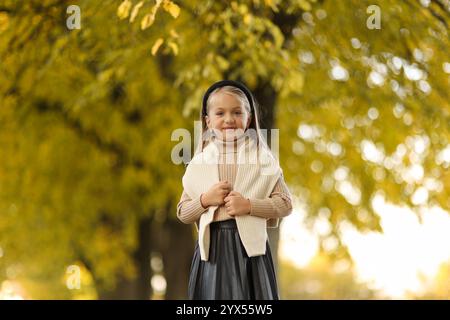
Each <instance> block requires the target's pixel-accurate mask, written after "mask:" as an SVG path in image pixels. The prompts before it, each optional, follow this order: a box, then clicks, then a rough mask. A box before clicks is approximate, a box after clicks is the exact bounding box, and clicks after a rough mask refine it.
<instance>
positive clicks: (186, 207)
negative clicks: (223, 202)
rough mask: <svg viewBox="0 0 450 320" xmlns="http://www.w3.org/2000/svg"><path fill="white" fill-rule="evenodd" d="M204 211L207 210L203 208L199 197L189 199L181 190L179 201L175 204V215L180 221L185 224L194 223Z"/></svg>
mask: <svg viewBox="0 0 450 320" xmlns="http://www.w3.org/2000/svg"><path fill="white" fill-rule="evenodd" d="M206 211H208V208H203V206H202V204H201V202H200V197H198V198H196V199H191V198H190V197H189V195H188V194H187V193H186V191H184V190H183V194H182V195H181V199H180V202H178V205H177V217H178V219H180V221H181V222H183V223H186V224H191V223H194V222H196V221H198V220H199V219H200V216H201V215H202V214H203V213H205V212H206Z"/></svg>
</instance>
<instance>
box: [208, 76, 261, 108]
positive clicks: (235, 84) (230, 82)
mask: <svg viewBox="0 0 450 320" xmlns="http://www.w3.org/2000/svg"><path fill="white" fill-rule="evenodd" d="M225 86H233V87H236V88H239V89H241V90H242V91H243V92H244V94H245V96H246V97H247V100H248V102H249V103H250V110H251V113H252V114H254V113H255V112H254V110H255V106H254V104H253V96H252V93H251V92H250V90H249V89H248V88H247V87H246V86H245V85H244V84H243V83H241V82H238V81H234V80H222V81H218V82H216V83H214V84H213V85H212V86H211V87H209V88H208V90H206V93H205V95H204V96H203V107H202V116H203V117H204V116H206V114H207V108H206V102H207V101H208V97H209V95H210V94H211V93H212V92H213V91H214V90H216V89H217V88H220V87H225Z"/></svg>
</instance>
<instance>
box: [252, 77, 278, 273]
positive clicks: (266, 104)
mask: <svg viewBox="0 0 450 320" xmlns="http://www.w3.org/2000/svg"><path fill="white" fill-rule="evenodd" d="M253 93H254V95H255V98H256V100H257V101H258V103H259V119H260V126H261V129H267V130H268V131H267V143H268V145H269V147H270V146H271V135H270V131H269V129H274V128H275V116H276V109H275V107H276V104H275V102H276V98H277V94H276V92H275V90H274V89H273V88H272V86H271V85H270V84H269V83H261V84H260V85H258V87H256V88H255V89H254V90H253ZM268 235H269V244H270V250H271V252H272V258H273V263H274V266H275V272H276V273H277V274H278V246H279V239H280V229H279V228H274V229H272V228H271V229H268Z"/></svg>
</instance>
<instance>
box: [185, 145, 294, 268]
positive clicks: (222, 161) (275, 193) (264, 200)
mask: <svg viewBox="0 0 450 320" xmlns="http://www.w3.org/2000/svg"><path fill="white" fill-rule="evenodd" d="M214 143H215V144H214V145H215V146H216V147H218V148H217V149H218V150H219V151H220V152H219V164H218V173H219V174H218V178H216V179H218V180H220V181H224V180H228V181H229V182H230V183H231V186H232V190H236V191H238V192H241V194H243V196H244V197H246V198H249V199H250V202H251V211H250V213H249V215H250V216H253V218H250V217H249V218H245V217H242V216H240V217H237V218H238V229H239V232H240V235H241V240H242V238H243V237H244V238H245V239H244V241H243V244H244V247H246V250H247V253H249V256H254V255H259V254H264V252H265V243H261V242H262V241H263V240H264V239H265V238H264V237H263V236H262V235H263V234H262V231H261V229H259V228H260V227H261V226H262V225H261V222H262V221H264V222H265V221H266V220H268V221H267V222H268V223H267V226H268V227H276V226H277V225H278V220H279V218H281V217H284V216H286V215H288V214H290V213H291V211H292V204H291V196H290V193H289V190H288V188H287V186H286V184H285V183H284V180H283V176H282V174H281V170H280V169H279V167H278V164H276V167H277V168H278V169H277V174H276V175H269V177H267V175H266V176H261V175H260V174H261V172H259V173H258V172H257V171H255V170H253V169H251V168H252V166H248V165H247V164H244V165H243V166H247V167H246V168H247V169H246V170H241V173H240V175H241V178H240V180H243V181H244V182H243V181H240V182H238V184H239V185H238V186H237V187H238V189H241V190H238V189H235V182H236V173H237V172H238V171H239V170H238V165H237V164H236V162H237V160H238V149H240V148H241V147H242V146H243V144H245V145H246V146H248V142H244V139H242V138H239V139H238V140H237V141H234V142H233V141H231V142H225V141H221V140H216V141H215V142H214ZM253 143H254V141H253ZM206 149H208V148H205V150H206ZM210 149H211V148H210ZM207 167H208V165H206V166H205V168H207ZM253 167H255V165H253ZM216 168H217V166H216ZM191 171H192V169H191ZM198 172H200V173H202V174H199V175H205V173H207V170H206V171H203V170H200V171H198ZM251 172H253V173H251ZM274 172H275V171H274ZM209 174H210V176H214V175H216V174H215V172H214V170H213V171H209ZM280 174H281V175H280ZM191 175H192V174H191ZM252 175H253V176H252ZM199 178H200V177H199ZM199 178H197V177H195V179H194V178H190V180H191V186H190V187H189V188H188V189H190V193H191V196H190V195H189V193H188V192H186V189H185V190H183V194H182V197H181V199H180V202H179V203H178V206H177V215H178V217H179V219H180V220H181V221H182V222H184V223H193V222H196V223H197V225H198V224H199V220H200V218H202V217H203V214H205V213H211V214H213V215H209V217H208V218H207V219H203V220H204V221H208V222H207V223H205V222H204V223H203V225H205V224H206V225H208V224H209V223H211V222H212V221H222V220H228V219H234V217H232V216H229V215H228V214H227V213H226V210H225V207H224V206H223V205H222V206H220V207H218V208H217V206H216V207H213V208H211V207H209V208H203V206H202V205H201V202H200V195H201V194H202V193H203V192H204V191H207V189H208V188H209V187H208V188H205V189H202V188H201V187H198V186H197V181H200V180H201V179H199ZM210 178H211V177H210ZM248 179H250V180H251V181H252V182H251V183H248V182H247V180H248ZM184 180H185V177H183V182H184V183H185V181H184ZM207 180H208V179H207ZM208 183H209V184H210V183H212V182H208ZM214 183H215V182H214ZM192 184H193V185H194V186H192ZM274 184H275V186H274ZM198 188H200V191H203V192H198V193H197V194H196V196H195V197H192V195H193V194H195V192H196V191H195V190H193V189H198ZM267 188H269V189H267ZM250 189H251V190H250ZM255 190H256V191H255ZM258 190H259V191H258ZM245 194H247V195H253V197H247V196H246V195H245ZM203 218H206V217H203ZM243 221H245V222H243ZM256 226H259V227H256ZM265 226H266V224H265V223H264V234H265ZM252 228H257V229H258V230H259V231H257V232H256V234H255V238H258V235H259V241H254V240H253V239H252V237H251V236H249V235H248V232H251V229H252ZM261 228H262V227H261ZM199 229H200V230H199V233H200V234H199V240H201V239H200V238H201V235H202V234H204V235H206V236H208V239H206V236H205V239H203V241H202V242H203V244H204V246H203V250H201V251H204V252H203V254H202V259H203V260H207V256H208V252H206V251H207V249H208V248H205V246H207V245H209V234H208V232H209V230H206V231H207V232H205V226H203V228H202V225H201V224H200V228H199ZM255 230H256V229H255ZM255 230H253V231H255ZM243 233H244V234H245V235H242V234H243ZM199 242H200V241H199ZM263 247H264V250H263V249H262V248H263ZM201 249H202V248H201ZM261 250H263V251H264V252H261ZM201 253H202V252H201Z"/></svg>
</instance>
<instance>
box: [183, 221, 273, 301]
mask: <svg viewBox="0 0 450 320" xmlns="http://www.w3.org/2000/svg"><path fill="white" fill-rule="evenodd" d="M210 232H211V236H210V239H211V240H210V248H209V260H208V261H202V260H201V259H200V249H199V245H198V241H197V243H196V245H195V251H194V257H193V259H192V264H191V272H190V275H189V288H188V296H189V299H191V300H278V299H279V297H278V288H277V281H276V276H275V269H274V266H273V260H272V254H271V252H270V247H269V242H268V241H267V243H266V246H267V249H266V254H265V255H262V256H256V257H248V255H247V253H246V251H245V249H244V246H243V245H242V242H241V239H240V237H239V233H238V230H237V226H236V220H234V219H232V220H226V221H219V222H213V223H211V225H210Z"/></svg>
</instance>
